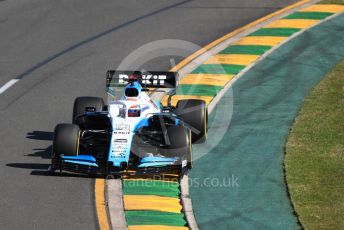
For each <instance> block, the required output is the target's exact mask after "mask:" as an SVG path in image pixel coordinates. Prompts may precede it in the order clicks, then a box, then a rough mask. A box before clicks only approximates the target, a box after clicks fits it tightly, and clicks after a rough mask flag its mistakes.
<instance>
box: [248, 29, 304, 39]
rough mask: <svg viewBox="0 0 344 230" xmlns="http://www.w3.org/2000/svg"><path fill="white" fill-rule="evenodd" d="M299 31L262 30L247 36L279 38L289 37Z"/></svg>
mask: <svg viewBox="0 0 344 230" xmlns="http://www.w3.org/2000/svg"><path fill="white" fill-rule="evenodd" d="M298 31H300V29H298V28H262V29H260V30H257V31H256V32H254V33H252V34H250V35H249V36H279V37H289V36H290V35H292V34H293V33H296V32H298Z"/></svg>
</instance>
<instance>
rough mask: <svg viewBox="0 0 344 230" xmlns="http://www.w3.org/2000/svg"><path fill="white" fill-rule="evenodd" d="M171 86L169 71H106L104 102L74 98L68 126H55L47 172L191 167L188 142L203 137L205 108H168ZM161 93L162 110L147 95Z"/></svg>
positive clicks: (187, 104)
mask: <svg viewBox="0 0 344 230" xmlns="http://www.w3.org/2000/svg"><path fill="white" fill-rule="evenodd" d="M176 87H177V73H174V72H157V71H154V72H144V73H142V72H139V71H114V70H109V71H108V72H107V77H106V89H107V93H108V95H110V100H108V104H107V105H105V103H104V100H103V99H102V98H98V97H78V98H76V100H75V101H74V109H73V123H72V124H58V125H57V126H56V127H55V131H54V139H53V148H52V149H53V152H52V164H51V166H50V171H51V172H54V171H55V170H60V171H62V170H66V171H71V172H79V173H97V174H98V173H99V174H116V173H123V172H125V171H134V172H142V173H159V172H172V171H173V172H176V173H181V174H183V173H184V172H186V171H187V170H188V169H191V168H192V143H195V142H204V141H205V140H206V138H207V120H208V114H207V107H206V103H205V102H204V101H203V100H197V99H185V100H179V101H178V102H177V104H176V106H172V105H171V97H173V95H174V94H175V88H176ZM118 89H120V91H122V92H121V94H120V97H119V98H118V99H116V96H115V95H116V94H115V92H117V91H118ZM162 92H164V93H165V94H166V93H167V94H168V100H167V106H162V104H161V102H160V101H159V102H155V101H153V100H152V98H151V97H150V96H151V95H152V94H157V93H160V94H161V93H162Z"/></svg>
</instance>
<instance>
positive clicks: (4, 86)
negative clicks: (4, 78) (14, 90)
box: [0, 79, 19, 94]
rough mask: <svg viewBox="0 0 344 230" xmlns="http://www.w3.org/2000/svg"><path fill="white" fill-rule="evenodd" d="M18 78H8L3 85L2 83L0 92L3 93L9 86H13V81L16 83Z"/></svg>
mask: <svg viewBox="0 0 344 230" xmlns="http://www.w3.org/2000/svg"><path fill="white" fill-rule="evenodd" d="M18 81H19V79H12V80H9V81H8V82H7V83H6V84H5V85H3V86H2V87H1V88H0V94H2V93H4V92H5V91H6V90H8V89H9V88H10V87H11V86H13V85H14V84H15V83H17V82H18Z"/></svg>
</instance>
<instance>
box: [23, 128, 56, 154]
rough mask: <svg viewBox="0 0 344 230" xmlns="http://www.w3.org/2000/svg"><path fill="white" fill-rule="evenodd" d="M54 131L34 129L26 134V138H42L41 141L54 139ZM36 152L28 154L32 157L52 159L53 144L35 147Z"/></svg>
mask: <svg viewBox="0 0 344 230" xmlns="http://www.w3.org/2000/svg"><path fill="white" fill-rule="evenodd" d="M53 136H54V133H53V132H47V131H33V132H28V133H27V134H26V138H28V139H32V140H40V141H53ZM33 150H34V151H35V152H34V153H30V154H27V155H26V156H30V157H42V158H44V159H50V158H51V152H52V145H50V146H48V147H46V148H37V149H33Z"/></svg>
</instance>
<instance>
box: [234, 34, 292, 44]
mask: <svg viewBox="0 0 344 230" xmlns="http://www.w3.org/2000/svg"><path fill="white" fill-rule="evenodd" d="M286 38H287V37H273V36H249V37H244V38H242V39H240V40H239V41H237V42H236V43H235V45H262V46H275V45H277V44H279V43H281V42H282V41H283V40H285V39H286Z"/></svg>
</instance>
